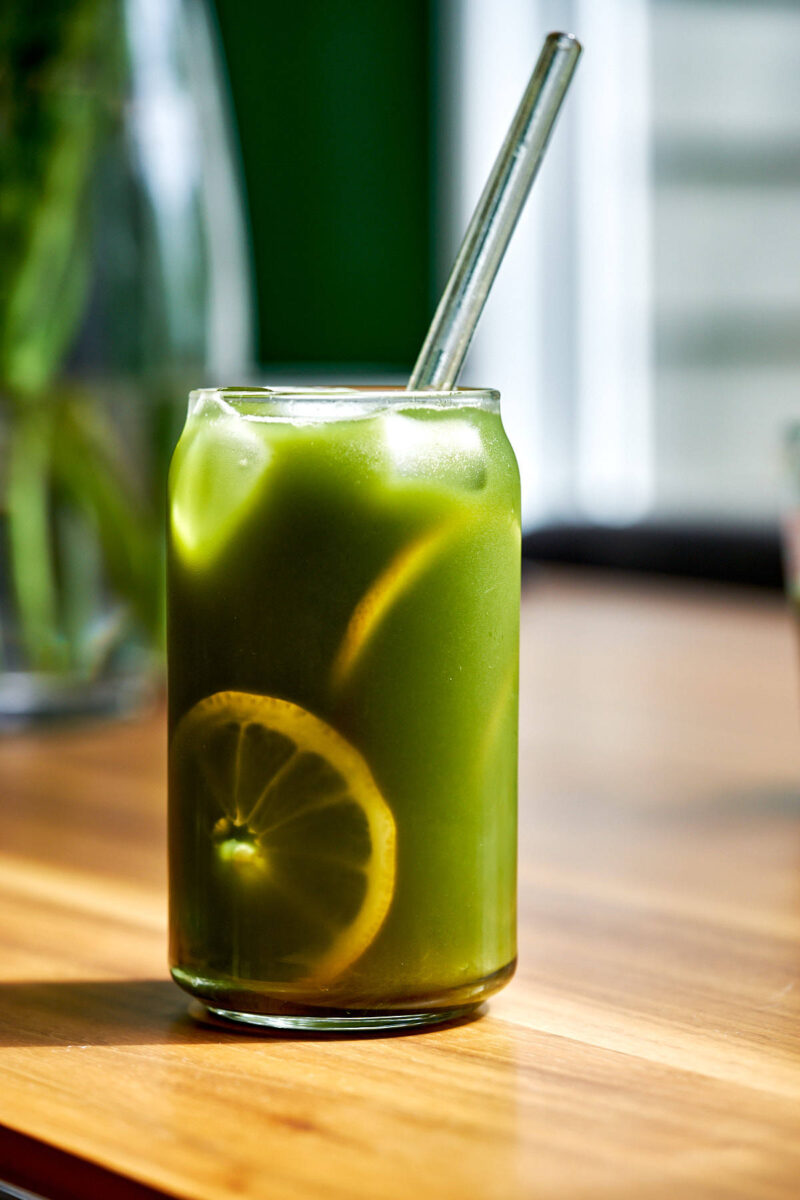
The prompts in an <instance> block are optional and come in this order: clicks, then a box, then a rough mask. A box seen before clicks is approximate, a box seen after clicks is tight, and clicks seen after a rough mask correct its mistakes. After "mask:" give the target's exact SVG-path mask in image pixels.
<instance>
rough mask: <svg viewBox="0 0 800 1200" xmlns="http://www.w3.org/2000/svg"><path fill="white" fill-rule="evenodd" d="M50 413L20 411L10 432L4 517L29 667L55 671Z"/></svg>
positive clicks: (57, 634) (58, 641) (58, 645)
mask: <svg viewBox="0 0 800 1200" xmlns="http://www.w3.org/2000/svg"><path fill="white" fill-rule="evenodd" d="M52 426H53V422H52V413H50V412H49V411H48V410H47V409H43V408H41V407H39V406H37V407H35V408H34V407H30V408H26V409H20V410H18V411H17V412H16V414H15V415H13V416H12V418H11V422H10V428H9V448H8V481H7V488H6V506H7V519H8V536H9V550H10V559H11V563H10V565H11V577H12V580H13V583H14V592H15V596H16V601H17V613H18V617H19V623H20V632H21V635H22V642H23V645H24V647H25V651H26V654H27V656H28V660H29V662H30V664H31V666H32V667H34V668H35V669H36V670H40V671H57V670H61V669H63V668H64V667H65V666H66V665H67V662H68V649H67V645H66V642H65V639H64V637H63V635H62V633H61V631H60V628H59V620H58V599H57V596H58V591H57V584H56V577H55V566H54V561H53V546H52V540H51V529H50V482H51V477H50V470H51V452H52V434H53V427H52Z"/></svg>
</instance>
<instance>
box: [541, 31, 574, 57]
mask: <svg viewBox="0 0 800 1200" xmlns="http://www.w3.org/2000/svg"><path fill="white" fill-rule="evenodd" d="M546 41H547V42H548V44H549V45H551V46H552V47H553V49H554V50H570V51H572V53H573V54H580V52H581V50H583V46H582V45H581V44H580V42H579V41H578V39H577V38H576V37H575V34H574V33H548V35H547V38H546Z"/></svg>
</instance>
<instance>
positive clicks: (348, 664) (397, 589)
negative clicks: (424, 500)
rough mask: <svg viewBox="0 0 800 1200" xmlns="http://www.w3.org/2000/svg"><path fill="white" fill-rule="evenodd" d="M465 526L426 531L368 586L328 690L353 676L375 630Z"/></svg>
mask: <svg viewBox="0 0 800 1200" xmlns="http://www.w3.org/2000/svg"><path fill="white" fill-rule="evenodd" d="M463 525H464V520H463V519H462V518H458V519H456V520H453V521H445V522H444V523H442V524H441V525H435V526H434V527H433V528H432V529H428V530H426V531H425V532H424V533H423V534H421V535H420V536H419V537H417V538H415V539H414V541H412V542H409V543H408V545H407V546H404V547H403V548H402V550H400V551H398V553H397V554H395V556H394V558H393V559H392V560H391V561H390V562H389V564H388V565H387V566H386V567H385V568H384V570H383V571H381V573H380V574H379V575H378V576H377V578H376V579H375V580H374V581H373V583H372V584H370V586H369V588H368V589H367V591H366V592H365V593H364V595H363V596H362V597H361V599H360V600H359V602H358V604H357V605H356V607H355V608H354V609H353V612H352V615H351V617H350V620H349V621H348V623H347V628H346V629H345V632H344V637H343V638H342V640H341V642H340V644H339V649H338V650H337V651H336V656H335V658H334V660H333V666H332V667H331V687H332V688H333V691H334V692H338V691H339V690H340V689H341V688H342V687H344V685H345V683H346V682H347V680H348V679H349V678H350V676H351V675H352V673H353V671H354V670H355V668H356V665H357V664H358V662H359V660H360V659H361V657H362V655H363V653H364V651H365V650H366V648H367V646H368V645H369V643H370V641H371V640H372V638H373V636H374V634H375V631H376V629H378V627H379V626H380V624H381V623H382V621H383V620H384V619H385V617H386V614H387V613H388V612H389V610H390V609H391V608H392V607H393V605H394V604H395V603H396V601H397V600H398V599H399V598H400V597H401V596H403V595H404V594H405V593H407V592H408V591H409V590H410V588H411V587H413V585H414V584H415V583H416V581H417V580H418V579H419V578H420V577H421V576H422V575H423V574H424V573H425V571H426V570H427V568H428V566H429V565H430V564H431V563H432V562H433V561H434V560H435V559H436V558H437V556H438V555H439V553H440V551H441V550H442V547H443V546H444V545H445V544H446V543H447V542H449V541H450V539H451V538H452V537H453V535H454V534H455V533H456V531H457V530H459V529H461V528H462V527H463Z"/></svg>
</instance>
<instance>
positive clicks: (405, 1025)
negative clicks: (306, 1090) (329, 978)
mask: <svg viewBox="0 0 800 1200" xmlns="http://www.w3.org/2000/svg"><path fill="white" fill-rule="evenodd" d="M193 1007H194V1006H193ZM479 1008H480V1005H479V1004H465V1005H462V1006H461V1007H459V1008H442V1009H438V1010H434V1011H429V1012H408V1013H401V1012H384V1013H374V1014H369V1013H353V1014H347V1013H336V1014H330V1015H324V1014H320V1015H319V1016H313V1017H300V1016H289V1015H284V1014H280V1015H279V1014H277V1013H275V1014H271V1015H269V1016H265V1015H262V1014H261V1013H240V1012H230V1011H229V1010H228V1009H225V1008H212V1006H211V1005H210V1004H200V1003H199V1002H198V1003H197V1009H200V1010H201V1013H203V1014H205V1015H206V1017H207V1018H211V1020H212V1022H213V1023H214V1024H215V1025H216V1024H220V1025H222V1024H224V1025H229V1026H234V1027H236V1026H241V1025H247V1026H249V1027H250V1028H258V1029H280V1030H288V1031H294V1032H296V1033H378V1032H384V1033H385V1032H387V1031H390V1030H393V1029H418V1028H420V1027H422V1026H426V1025H442V1024H444V1023H445V1022H447V1021H457V1020H460V1019H463V1018H464V1017H469V1016H472V1015H474V1014H476V1013H477V1011H478V1009H479ZM201 1013H197V1010H195V1015H198V1016H200V1015H201Z"/></svg>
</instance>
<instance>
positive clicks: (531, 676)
mask: <svg viewBox="0 0 800 1200" xmlns="http://www.w3.org/2000/svg"><path fill="white" fill-rule="evenodd" d="M796 658H797V656H796V654H795V647H794V644H793V639H792V631H791V629H790V626H789V623H788V618H787V616H786V614H785V613H784V611H783V609H782V606H781V605H780V603H779V601H778V600H777V599H774V598H763V597H757V596H750V595H746V594H741V593H733V592H727V591H724V590H713V589H711V588H708V589H705V590H702V589H699V588H695V589H687V588H685V587H683V586H679V585H661V586H657V585H653V584H640V583H631V582H620V581H618V580H617V581H610V580H603V579H601V578H598V577H596V576H591V575H586V576H584V577H580V576H577V575H575V576H568V575H567V576H559V575H536V576H530V577H528V578H526V581H525V588H524V613H523V700H522V757H521V765H522V774H521V780H522V789H521V811H522V816H521V834H522V850H521V930H520V933H521V947H520V968H519V973H518V975H517V978H516V980H515V981H514V983H513V984H512V985H511V986H510V987H509V988H508V989H507V990H506V991H505V992H504V993H502V994H501V995H500V996H498V997H497V998H496V999H495V1000H494V1001H492V1002H491V1005H490V1009H489V1015H488V1016H485V1017H483V1018H482V1019H480V1020H476V1021H474V1022H472V1023H469V1024H465V1025H462V1026H460V1027H457V1028H451V1029H444V1030H440V1031H429V1032H424V1033H420V1034H417V1035H415V1036H404V1037H399V1036H394V1037H377V1038H376V1037H372V1038H361V1039H358V1038H346V1037H339V1038H336V1039H332V1040H308V1039H306V1040H304V1039H302V1038H297V1037H292V1036H278V1035H274V1036H270V1035H261V1034H259V1035H256V1036H239V1035H236V1034H230V1033H228V1032H226V1031H222V1030H217V1029H214V1028H210V1027H204V1026H201V1025H198V1024H195V1023H193V1022H192V1021H191V1020H190V1019H189V1018H188V1017H187V1015H186V1004H185V1001H184V998H183V996H182V995H181V993H180V992H179V991H178V990H177V989H176V988H175V987H174V986H173V985H172V984H171V983H170V982H169V980H168V978H167V973H166V968H165V949H164V924H165V922H164V847H163V830H164V734H163V720H162V718H161V716H160V715H155V716H152V717H149V718H147V719H144V720H140V721H137V722H134V723H129V724H117V725H114V726H109V727H107V728H99V727H96V728H94V729H92V730H91V731H88V732H87V731H85V730H84V731H82V732H79V733H66V732H62V733H59V734H51V735H49V736H38V737H28V738H15V739H12V740H7V741H5V742H3V743H0V788H1V793H2V807H1V808H0V981H1V982H0V1124H1V1125H2V1128H1V1129H0V1178H4V1179H6V1180H7V1181H9V1182H11V1183H15V1184H17V1185H18V1186H25V1187H28V1188H30V1189H32V1190H34V1191H37V1192H40V1193H42V1194H45V1195H48V1196H53V1197H58V1198H63V1197H75V1198H77V1197H81V1198H86V1197H90V1198H91V1197H101V1198H103V1200H105V1198H109V1200H113V1198H114V1197H128V1196H130V1197H134V1196H144V1195H148V1196H151V1195H152V1194H153V1192H154V1191H155V1192H158V1191H159V1190H160V1191H163V1192H165V1193H168V1194H171V1195H175V1196H181V1197H186V1198H191V1200H205V1198H214V1200H218V1198H222V1197H225V1198H228V1197H234V1196H242V1197H269V1198H270V1200H273V1198H274V1200H305V1198H308V1197H326V1198H330V1200H352V1198H357V1200H360V1198H367V1197H368V1198H369V1200H383V1198H395V1197H396V1198H397V1200H401V1198H402V1200H407V1198H410V1197H413V1198H415V1200H416V1198H422V1200H424V1198H431V1200H433V1198H436V1200H448V1198H450V1197H453V1198H458V1200H470V1198H473V1197H475V1198H478V1197H480V1198H484V1197H486V1198H488V1197H496V1198H497V1200H513V1198H515V1197H526V1198H527V1197H534V1198H537V1200H538V1198H547V1200H549V1198H551V1197H552V1198H566V1197H569V1198H570V1200H575V1198H581V1200H583V1198H589V1197H598V1198H599V1197H603V1198H614V1200H617V1198H628V1197H630V1198H631V1200H633V1198H636V1200H642V1198H646V1197H661V1196H663V1197H670V1198H671V1197H675V1196H684V1197H689V1198H690V1200H697V1198H702V1197H714V1198H728V1197H731V1198H733V1197H741V1198H742V1200H757V1198H760V1197H764V1198H770V1200H772V1198H778V1197H787V1198H789V1197H791V1198H792V1200H795V1198H796V1197H797V1196H798V1195H799V1194H800V986H798V981H800V782H799V781H800V719H799V717H798V709H800V704H799V703H798V694H797V693H798V688H797V670H796V668H797V663H796Z"/></svg>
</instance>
